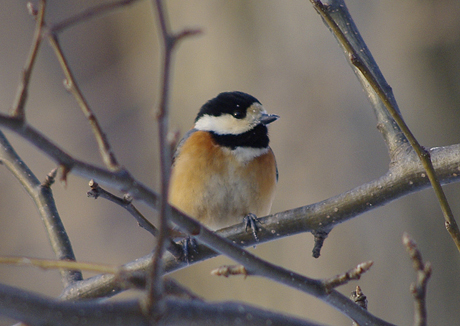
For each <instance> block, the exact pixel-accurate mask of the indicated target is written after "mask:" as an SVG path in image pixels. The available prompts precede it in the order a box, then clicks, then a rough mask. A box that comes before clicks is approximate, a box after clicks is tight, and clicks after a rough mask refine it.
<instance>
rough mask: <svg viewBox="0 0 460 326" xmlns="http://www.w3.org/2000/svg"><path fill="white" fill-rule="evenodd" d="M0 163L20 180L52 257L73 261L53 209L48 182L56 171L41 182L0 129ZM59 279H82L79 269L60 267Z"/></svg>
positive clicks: (49, 182)
mask: <svg viewBox="0 0 460 326" xmlns="http://www.w3.org/2000/svg"><path fill="white" fill-rule="evenodd" d="M0 162H2V163H3V164H4V165H5V166H6V167H7V169H8V170H9V171H10V172H11V173H12V174H13V175H14V176H15V177H16V178H17V179H18V180H19V182H21V184H22V186H23V187H24V189H25V190H26V191H27V193H28V194H29V196H30V197H31V198H32V199H33V200H34V202H35V205H36V206H37V208H38V211H39V213H40V215H41V217H42V221H43V223H44V224H45V229H46V231H47V233H48V238H49V240H50V243H51V247H52V249H53V251H54V254H55V256H56V259H59V260H69V261H75V260H76V259H75V255H74V252H73V249H72V244H71V243H70V239H69V237H68V235H67V232H66V230H65V227H64V224H63V223H62V220H61V217H60V215H59V212H58V210H57V208H56V203H55V201H54V196H53V192H52V191H51V185H52V183H53V182H54V177H55V173H56V171H55V170H53V171H52V172H51V173H50V174H48V176H47V178H46V180H45V181H44V182H43V183H41V182H40V181H39V180H38V179H37V177H36V176H35V175H34V173H33V172H32V171H31V170H30V169H29V168H28V166H27V165H26V164H25V162H24V161H23V160H22V159H21V158H20V157H19V155H18V154H17V153H16V151H15V150H14V148H13V147H12V146H11V145H10V143H9V142H8V140H7V139H6V137H5V136H4V135H3V133H2V132H1V131H0ZM61 278H62V283H63V284H64V287H67V286H69V285H71V284H73V283H74V282H77V281H80V280H82V279H83V277H82V274H81V272H79V271H75V270H73V271H70V270H64V269H63V270H61Z"/></svg>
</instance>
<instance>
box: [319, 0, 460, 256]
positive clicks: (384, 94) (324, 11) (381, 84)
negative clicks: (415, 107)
mask: <svg viewBox="0 0 460 326" xmlns="http://www.w3.org/2000/svg"><path fill="white" fill-rule="evenodd" d="M310 1H311V2H312V4H313V6H314V8H315V9H316V11H317V12H318V13H319V14H320V15H321V17H322V18H323V20H324V22H325V23H326V25H327V26H328V27H329V28H330V29H331V31H332V32H333V33H334V35H335V37H336V38H337V40H338V42H339V43H340V45H341V46H342V47H343V49H344V51H345V54H346V55H347V57H348V58H349V60H350V62H351V64H352V65H353V66H354V67H355V68H356V69H357V70H358V71H359V74H360V75H361V76H362V78H364V79H365V80H366V81H367V82H368V84H369V85H370V86H371V88H372V89H373V91H374V92H375V94H377V96H378V98H379V100H380V101H381V103H383V105H384V107H385V108H386V109H387V111H388V112H389V113H390V115H391V118H392V120H393V121H395V122H396V124H397V125H398V127H399V128H400V130H401V131H402V133H403V134H404V136H405V138H406V139H407V140H408V141H409V143H410V144H411V146H412V148H413V149H414V151H415V152H416V153H417V155H418V157H419V159H420V161H421V162H422V165H423V167H424V169H425V171H426V174H427V176H428V179H429V180H430V183H431V186H432V187H433V189H434V191H435V194H436V197H437V198H438V201H439V204H440V206H441V210H442V212H443V215H444V221H445V226H446V229H447V231H448V232H449V234H450V236H451V237H452V239H453V240H454V243H455V245H456V246H457V249H458V250H459V251H460V229H459V227H458V225H457V222H456V221H455V218H454V216H453V213H452V210H451V208H450V206H449V203H448V201H447V197H446V195H445V193H444V190H443V189H442V187H441V183H440V181H439V179H438V176H437V175H436V172H435V169H434V167H433V163H432V161H431V156H430V153H429V152H428V151H427V150H426V149H425V148H423V147H422V146H420V144H419V143H418V141H417V139H416V138H415V136H414V135H413V134H412V132H411V131H410V129H409V127H408V126H407V124H406V123H405V121H404V119H403V118H402V116H401V114H400V112H399V108H398V107H397V104H396V101H395V100H394V97H393V94H392V93H391V88H390V87H389V86H388V84H387V83H386V81H385V79H384V77H383V75H382V74H381V72H380V70H379V69H378V66H377V64H376V63H375V62H373V59H372V56H371V55H370V52H369V54H368V58H366V60H364V59H363V58H362V56H363V55H362V53H366V52H363V51H361V50H362V49H363V48H364V47H355V44H357V43H358V44H360V43H364V42H363V41H362V38H361V36H360V35H359V32H358V29H357V28H356V26H355V24H354V22H353V20H352V18H351V16H350V14H349V13H348V10H347V7H346V5H345V2H344V1H343V0H330V1H328V4H324V3H323V2H322V1H321V0H310ZM332 14H334V16H335V17H337V16H340V19H342V20H344V21H346V24H344V25H345V26H350V28H351V29H352V30H353V33H349V32H344V31H343V30H342V28H341V27H340V26H339V25H338V23H337V21H336V20H335V19H334V18H333V16H332ZM359 41H362V42H359ZM365 49H366V50H367V51H369V50H368V49H367V47H365ZM369 58H370V59H372V62H369ZM365 89H366V88H365ZM394 130H395V129H394V127H393V126H391V124H390V127H388V124H387V130H386V132H392V131H394ZM389 148H390V156H392V158H393V155H394V153H393V152H392V151H396V148H395V147H389Z"/></svg>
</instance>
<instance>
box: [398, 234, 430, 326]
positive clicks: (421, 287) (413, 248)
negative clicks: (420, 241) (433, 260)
mask: <svg viewBox="0 0 460 326" xmlns="http://www.w3.org/2000/svg"><path fill="white" fill-rule="evenodd" d="M403 243H404V246H405V247H406V250H407V252H408V253H409V256H410V259H411V260H412V264H413V267H414V270H415V272H416V273H417V280H416V282H415V283H412V284H411V287H410V291H411V292H412V295H413V296H414V299H415V300H414V326H426V325H427V313H426V288H427V285H428V280H429V279H430V276H431V264H430V263H429V262H426V263H424V262H423V259H422V254H421V253H420V251H419V250H418V248H417V243H416V242H415V240H414V239H413V238H412V237H411V236H410V235H409V234H408V233H406V232H404V234H403Z"/></svg>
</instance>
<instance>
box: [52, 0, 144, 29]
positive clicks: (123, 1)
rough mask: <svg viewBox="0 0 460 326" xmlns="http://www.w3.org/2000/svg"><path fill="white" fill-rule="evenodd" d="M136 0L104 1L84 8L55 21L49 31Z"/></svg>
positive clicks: (74, 23)
mask: <svg viewBox="0 0 460 326" xmlns="http://www.w3.org/2000/svg"><path fill="white" fill-rule="evenodd" d="M137 1H138V0H120V1H115V2H112V3H105V4H102V5H98V6H94V7H91V8H88V9H86V10H84V11H83V12H80V13H78V14H76V15H74V16H71V17H69V18H67V19H64V20H63V21H61V22H59V23H56V24H54V25H52V26H50V32H51V33H54V34H59V33H60V32H62V31H63V30H65V29H68V28H70V27H73V26H74V25H76V24H80V23H82V22H85V21H88V20H90V19H92V18H95V17H100V16H102V15H105V14H107V13H109V12H110V11H113V10H115V9H118V8H121V7H124V6H128V5H130V4H133V3H135V2H137Z"/></svg>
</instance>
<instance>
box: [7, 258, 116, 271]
mask: <svg viewBox="0 0 460 326" xmlns="http://www.w3.org/2000/svg"><path fill="white" fill-rule="evenodd" d="M0 264H8V265H18V266H31V267H39V268H41V269H57V268H62V269H67V270H73V271H79V270H82V271H83V270H84V271H88V272H96V273H108V274H118V273H120V272H121V271H122V268H120V267H118V266H113V265H107V264H96V263H84V262H76V261H68V260H49V259H38V258H29V257H0Z"/></svg>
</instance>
